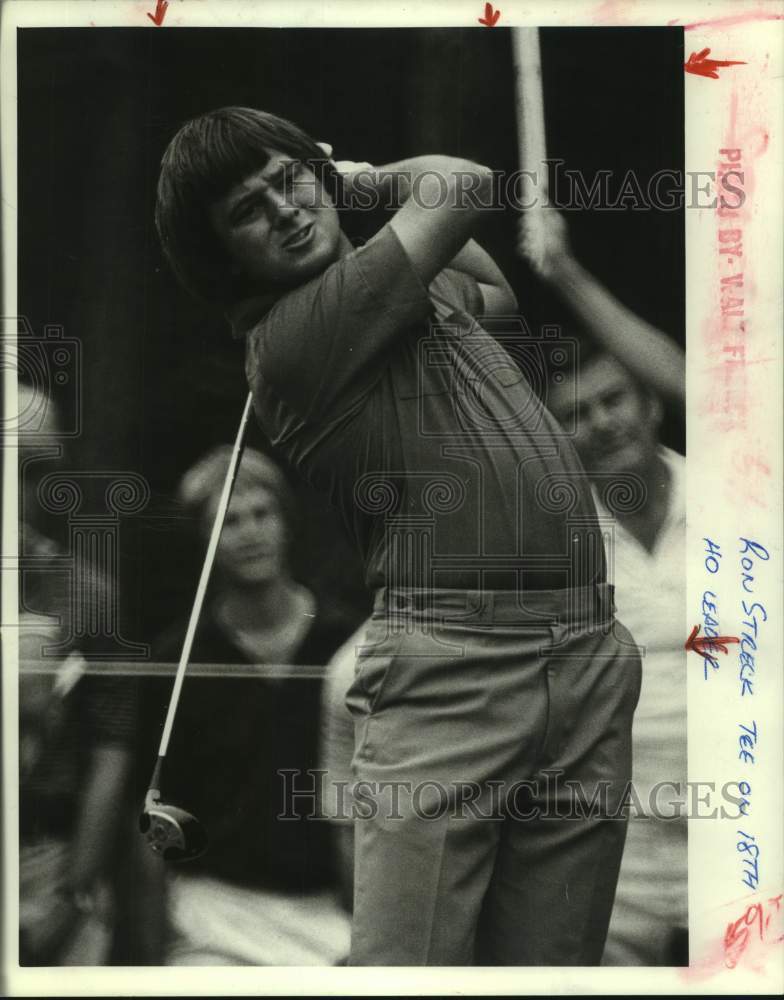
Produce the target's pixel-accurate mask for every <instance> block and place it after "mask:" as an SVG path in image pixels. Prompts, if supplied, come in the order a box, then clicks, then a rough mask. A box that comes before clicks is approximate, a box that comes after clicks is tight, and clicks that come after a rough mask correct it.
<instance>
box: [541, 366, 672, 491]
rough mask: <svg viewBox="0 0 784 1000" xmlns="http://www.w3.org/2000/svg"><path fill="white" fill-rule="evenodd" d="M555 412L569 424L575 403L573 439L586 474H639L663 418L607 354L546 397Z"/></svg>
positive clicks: (649, 457)
mask: <svg viewBox="0 0 784 1000" xmlns="http://www.w3.org/2000/svg"><path fill="white" fill-rule="evenodd" d="M548 402H549V404H550V410H551V412H552V413H553V416H555V418H556V419H557V420H559V421H560V422H561V423H563V424H568V422H569V417H570V415H571V413H572V412H573V409H574V406H575V402H576V435H575V437H574V439H573V441H574V445H575V447H576V449H577V452H578V454H579V456H580V458H581V459H582V463H583V465H584V466H585V470H586V472H587V473H588V474H589V475H591V474H592V473H622V472H639V471H640V470H641V469H644V468H645V467H646V465H647V464H648V463H649V462H650V461H651V460H652V459H653V455H654V453H655V451H656V447H657V444H658V430H659V422H660V419H661V412H660V407H659V404H658V402H657V401H656V400H654V399H653V398H652V397H650V396H648V395H647V394H646V393H644V392H643V391H642V390H641V389H640V388H639V387H638V386H637V384H636V383H635V382H634V381H633V380H632V378H631V376H630V375H629V374H628V372H627V371H626V370H625V369H624V368H623V367H622V366H621V365H619V364H618V362H617V361H615V360H614V359H613V358H611V357H609V356H605V355H603V356H600V357H598V358H596V359H595V360H593V361H589V362H588V363H587V364H586V365H584V366H583V368H582V370H581V372H580V376H579V380H577V382H576V383H575V380H573V379H569V380H567V381H566V382H564V383H563V384H561V385H560V386H558V387H556V388H555V391H554V392H553V393H552V394H551V396H550V397H549V399H548Z"/></svg>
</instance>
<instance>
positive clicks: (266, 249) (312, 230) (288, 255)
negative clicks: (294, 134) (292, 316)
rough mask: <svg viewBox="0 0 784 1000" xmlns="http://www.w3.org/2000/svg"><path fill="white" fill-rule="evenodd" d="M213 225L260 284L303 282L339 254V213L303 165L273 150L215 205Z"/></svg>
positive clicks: (237, 264) (249, 275)
mask: <svg viewBox="0 0 784 1000" xmlns="http://www.w3.org/2000/svg"><path fill="white" fill-rule="evenodd" d="M210 220H211V222H212V226H213V228H214V230H215V232H216V234H217V236H218V238H219V239H220V241H221V243H222V244H223V246H224V248H225V250H226V251H227V252H228V254H229V257H230V258H231V260H232V261H233V263H234V265H235V267H236V269H237V272H238V273H240V274H242V275H243V276H244V277H246V278H247V279H249V280H250V281H251V282H253V283H254V284H258V285H259V286H261V288H270V287H272V288H275V287H287V286H291V285H299V284H302V282H304V281H307V280H308V278H312V277H313V276H314V275H315V274H319V273H320V272H321V271H323V270H324V269H325V268H326V267H328V266H329V265H330V264H331V263H333V261H335V260H336V259H337V257H338V253H339V248H340V224H339V222H338V213H337V211H336V209H335V207H334V205H333V204H332V202H331V201H330V199H329V197H328V196H327V194H326V192H325V191H324V190H323V188H322V186H321V184H320V183H319V181H318V180H317V179H316V177H315V175H314V174H313V171H312V170H311V169H310V168H309V167H308V166H306V165H305V164H304V163H301V162H299V161H297V160H296V159H295V158H294V157H292V156H288V155H287V154H285V153H279V152H276V151H274V150H272V151H270V158H269V161H268V163H267V165H266V166H265V167H263V168H262V169H260V170H258V171H256V173H254V174H250V175H249V176H248V177H246V178H245V179H244V180H243V181H241V182H240V183H239V184H236V185H235V186H234V187H233V188H231V189H230V190H229V191H228V192H227V194H225V195H224V196H223V197H222V198H219V199H218V200H217V201H216V202H215V203H214V204H213V205H212V206H211V207H210Z"/></svg>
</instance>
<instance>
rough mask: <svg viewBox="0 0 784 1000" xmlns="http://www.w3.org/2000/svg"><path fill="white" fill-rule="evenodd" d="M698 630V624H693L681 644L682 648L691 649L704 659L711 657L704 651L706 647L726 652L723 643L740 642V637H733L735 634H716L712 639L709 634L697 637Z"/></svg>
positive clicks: (713, 650) (710, 658)
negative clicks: (689, 633)
mask: <svg viewBox="0 0 784 1000" xmlns="http://www.w3.org/2000/svg"><path fill="white" fill-rule="evenodd" d="M699 632H700V626H699V625H695V626H694V628H693V629H692V630H691V635H690V636H689V638H688V639H687V640H686V642H685V643H684V644H683V648H684V649H693V650H694V652H695V653H699V654H700V656H701V657H702V658H703V659H705V660H712V659H713V657H712V656H711V655H710V653H706V652H705V649H706V647H707V648H708V649H710V650H711V652H715V651H716V650H721V652H722V653H726V652H727V646H726V645H725V643H728V642H740V639H737V638H735V636H731V635H717V636H715V637H714V638H712V639H711V638H710V636H707V635H704V636H700V638H699V639H698V638H697V636H698V635H699Z"/></svg>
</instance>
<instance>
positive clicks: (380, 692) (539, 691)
mask: <svg viewBox="0 0 784 1000" xmlns="http://www.w3.org/2000/svg"><path fill="white" fill-rule="evenodd" d="M521 602H522V603H523V604H524V607H521V606H520V603H521ZM640 681H641V674H640V659H639V655H638V652H637V649H636V647H635V645H634V643H633V640H632V638H631V636H630V635H629V633H628V631H627V630H626V629H625V628H624V627H623V626H622V625H620V624H619V623H618V622H616V621H615V619H614V616H613V601H612V588H611V587H609V586H608V585H606V584H601V585H596V586H594V587H587V588H582V589H580V590H571V591H553V592H546V591H538V592H530V591H528V592H525V593H522V594H519V595H518V594H516V593H514V592H506V591H502V592H498V591H496V592H488V591H476V592H473V591H472V592H460V591H438V590H436V591H416V590H414V591H411V590H401V591H382V592H381V593H380V594H379V595H378V598H377V601H376V607H375V610H374V613H373V617H372V619H371V621H370V624H369V628H368V632H367V636H366V641H365V644H364V645H363V647H362V648H361V649H360V651H359V656H358V663H357V674H356V677H355V679H354V682H353V684H352V685H351V687H350V689H349V691H348V693H347V697H346V703H347V705H348V707H349V709H350V711H351V712H352V714H353V715H354V718H355V729H356V749H355V755H354V761H353V766H354V773H355V778H356V784H355V787H354V805H355V809H356V816H357V818H356V820H355V824H354V829H355V838H356V849H355V869H354V919H353V926H352V942H351V958H350V964H352V965H471V964H479V965H596V964H598V963H599V961H600V960H601V956H602V950H603V947H604V942H605V937H606V934H607V927H608V923H609V920H610V913H611V910H612V904H613V896H614V892H615V885H616V881H617V878H618V869H619V866H620V863H621V855H622V853H623V845H624V838H625V834H626V820H625V814H624V813H623V810H622V809H620V808H619V807H620V805H621V802H622V799H623V795H624V791H625V789H626V786H627V783H628V782H629V780H630V778H631V763H632V762H631V724H632V716H633V713H634V708H635V705H636V703H637V699H638V697H639V691H640ZM521 781H527V782H529V785H528V787H525V786H521V785H520V784H519V783H520V782H521ZM567 781H571V782H574V783H575V784H574V785H573V786H572V787H571V788H570V787H569V786H567V785H566V784H565V782H567ZM384 783H386V784H384ZM395 787H396V788H397V790H398V795H397V801H393V799H392V797H391V796H392V789H393V788H395ZM466 795H468V797H469V798H471V796H476V795H478V796H479V797H478V798H474V799H473V800H472V803H470V804H469V807H468V808H467V809H466V807H465V798H466ZM594 795H598V796H599V799H598V800H597V801H598V802H599V809H600V814H599V815H591V814H590V808H589V807H588V805H587V803H590V802H591V800H592V799H593V797H594ZM579 796H582V797H583V799H584V800H585V803H586V805H585V807H584V808H582V809H581V808H580V804H579ZM602 796H603V798H602ZM499 803H500V809H499V810H497V811H498V813H499V814H498V815H497V816H495V815H493V813H494V812H495V811H496V808H495V807H496V805H498V804H499ZM537 810H538V811H539V812H538V813H537ZM532 814H535V818H521V817H525V816H529V817H530V816H531V815H532ZM614 814H615V816H614V818H611V817H613V815H614ZM618 814H620V815H618ZM489 816H493V818H485V817H489Z"/></svg>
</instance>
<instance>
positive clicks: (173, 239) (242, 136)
mask: <svg viewBox="0 0 784 1000" xmlns="http://www.w3.org/2000/svg"><path fill="white" fill-rule="evenodd" d="M272 149H274V150H279V151H280V152H282V153H286V154H287V155H288V156H293V157H296V158H297V159H299V160H301V161H302V162H304V163H306V164H307V165H308V166H309V167H310V168H311V169H312V170H313V172H314V173H315V175H316V177H317V178H318V179H319V180H320V181H321V182H322V184H324V185H325V187H326V189H327V191H328V192H329V193H330V194H337V193H338V186H339V184H340V177H339V174H338V173H337V171H336V170H335V168H334V167H333V165H332V164H331V163H330V161H329V159H328V157H326V156H325V154H324V151H323V150H322V149H321V147H320V146H318V145H317V144H316V142H315V141H314V140H313V139H311V137H310V136H309V135H307V133H305V132H303V131H302V129H301V128H299V127H298V126H297V125H294V124H293V123H292V122H289V121H286V119H285V118H278V117H277V115H273V114H269V113H268V112H266V111H257V110H256V109H255V108H236V107H230V108H220V109H218V110H217V111H210V112H209V113H208V114H206V115H202V116H201V117H199V118H194V119H193V120H192V121H189V122H187V123H186V124H185V125H183V126H182V128H181V129H180V130H179V132H178V133H177V134H176V135H175V136H174V138H173V139H172V140H171V142H170V143H169V145H168V147H167V149H166V152H165V153H164V154H163V159H162V160H161V172H160V176H159V178H158V194H157V201H156V206H155V226H156V228H157V230H158V236H159V237H160V241H161V246H162V247H163V251H164V253H165V254H166V258H167V260H168V261H169V264H170V265H171V267H172V270H173V271H174V273H175V274H176V275H177V278H178V279H179V280H180V282H181V283H182V284H183V285H184V286H185V288H186V289H187V290H188V291H189V292H190V293H191V294H192V295H194V296H196V297H197V298H200V299H203V300H206V301H211V302H218V303H220V304H222V305H229V304H231V303H232V302H233V301H235V300H236V299H237V298H239V297H241V296H242V295H243V294H245V293H247V292H248V291H249V289H248V288H247V284H246V280H245V279H244V278H242V277H241V276H239V275H237V274H236V272H235V271H234V270H233V269H232V267H231V263H230V260H229V258H228V255H227V254H226V252H225V250H224V249H223V247H222V246H221V244H220V242H219V240H218V238H217V236H216V234H215V232H214V230H213V228H212V225H211V223H210V218H209V214H208V213H209V208H210V206H211V205H212V204H213V203H214V202H215V201H216V200H217V199H218V198H221V197H222V196H223V195H225V194H226V192H227V191H228V190H229V189H230V188H232V187H233V186H234V185H235V184H239V183H240V182H241V181H242V180H243V179H244V178H245V177H247V176H248V175H249V174H252V173H254V172H255V171H257V170H260V169H262V168H263V167H264V166H265V165H266V164H267V161H268V160H269V151H270V150H272ZM254 291H258V289H255V290H254Z"/></svg>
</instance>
